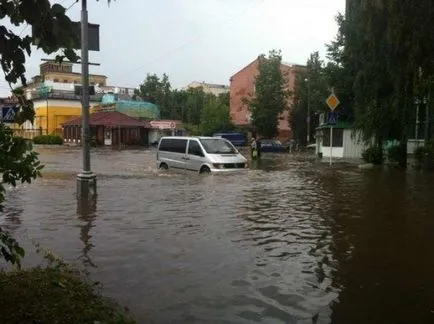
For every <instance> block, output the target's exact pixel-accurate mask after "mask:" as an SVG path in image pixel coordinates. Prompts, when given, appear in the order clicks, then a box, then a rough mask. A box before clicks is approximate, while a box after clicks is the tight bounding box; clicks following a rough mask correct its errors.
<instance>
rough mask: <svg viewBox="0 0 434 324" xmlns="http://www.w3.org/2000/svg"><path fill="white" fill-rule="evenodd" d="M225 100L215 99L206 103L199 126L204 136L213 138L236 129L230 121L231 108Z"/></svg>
mask: <svg viewBox="0 0 434 324" xmlns="http://www.w3.org/2000/svg"><path fill="white" fill-rule="evenodd" d="M222 99H223V102H222V101H221V100H222ZM224 99H225V98H224V97H220V98H217V97H214V98H210V99H209V100H208V101H207V102H206V103H205V106H204V108H203V110H202V116H201V123H200V126H199V129H200V133H201V134H202V135H205V136H212V134H214V133H217V132H227V131H231V130H233V129H234V128H235V127H234V125H233V124H232V121H231V119H230V115H229V106H228V105H227V104H226V102H225V100H224Z"/></svg>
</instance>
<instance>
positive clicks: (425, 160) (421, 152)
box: [414, 141, 434, 169]
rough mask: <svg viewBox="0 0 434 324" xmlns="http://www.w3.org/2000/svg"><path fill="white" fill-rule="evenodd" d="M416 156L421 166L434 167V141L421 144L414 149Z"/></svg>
mask: <svg viewBox="0 0 434 324" xmlns="http://www.w3.org/2000/svg"><path fill="white" fill-rule="evenodd" d="M414 158H415V159H416V161H417V164H418V165H419V166H426V167H428V168H429V169H434V142H433V141H430V142H428V143H427V144H426V145H425V146H420V147H418V148H417V149H416V150H415V151H414Z"/></svg>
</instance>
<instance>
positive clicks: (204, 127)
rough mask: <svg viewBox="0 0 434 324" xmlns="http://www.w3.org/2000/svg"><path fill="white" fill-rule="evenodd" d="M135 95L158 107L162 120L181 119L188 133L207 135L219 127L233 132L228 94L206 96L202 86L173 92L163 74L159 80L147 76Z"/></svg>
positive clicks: (155, 77)
mask: <svg viewBox="0 0 434 324" xmlns="http://www.w3.org/2000/svg"><path fill="white" fill-rule="evenodd" d="M135 95H136V96H138V97H140V98H141V99H143V100H145V101H150V102H152V103H155V104H157V105H158V106H159V108H160V112H161V118H162V119H172V120H173V119H175V120H181V121H182V122H183V124H184V126H185V125H187V128H188V129H187V131H188V132H189V133H190V134H200V133H201V132H203V133H210V132H212V131H213V129H218V128H223V129H232V124H231V122H230V121H229V120H230V115H229V93H225V94H221V95H219V96H214V95H213V94H209V93H205V92H204V90H203V88H202V87H197V88H189V89H187V90H177V89H172V86H171V84H170V81H169V77H168V76H167V75H166V74H163V77H162V78H161V79H160V78H159V77H158V76H157V75H155V74H148V75H147V76H146V79H145V80H144V81H143V83H142V84H141V85H140V86H139V89H138V90H136V93H135ZM214 110H215V111H214Z"/></svg>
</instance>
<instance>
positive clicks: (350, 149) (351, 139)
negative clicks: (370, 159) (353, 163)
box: [343, 129, 366, 159]
mask: <svg viewBox="0 0 434 324" xmlns="http://www.w3.org/2000/svg"><path fill="white" fill-rule="evenodd" d="M352 134H353V131H352V130H351V129H345V130H344V141H343V143H344V156H343V157H344V158H348V159H361V158H362V152H363V151H364V150H365V148H366V146H365V145H364V144H363V143H362V142H359V140H358V138H359V136H358V135H360V134H355V136H352Z"/></svg>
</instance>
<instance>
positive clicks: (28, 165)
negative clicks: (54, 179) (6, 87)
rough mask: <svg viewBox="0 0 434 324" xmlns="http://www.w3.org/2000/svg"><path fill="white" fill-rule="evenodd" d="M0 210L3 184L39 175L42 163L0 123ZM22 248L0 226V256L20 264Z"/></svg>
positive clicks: (20, 139) (29, 148)
mask: <svg viewBox="0 0 434 324" xmlns="http://www.w3.org/2000/svg"><path fill="white" fill-rule="evenodd" d="M0 143H1V145H0V174H1V175H2V179H1V182H0V211H2V205H1V204H2V203H3V202H4V200H5V193H6V189H5V187H4V186H5V185H11V186H13V187H15V186H16V185H17V182H21V183H24V182H28V183H30V182H31V180H32V179H35V178H36V177H37V176H40V170H41V169H42V165H41V164H40V162H39V161H38V158H37V153H35V152H33V151H32V146H31V144H29V143H28V142H26V141H25V140H24V139H22V138H18V137H14V136H13V134H12V130H11V129H10V128H8V127H7V126H5V125H4V124H3V123H1V124H0ZM23 256H24V250H23V249H22V248H21V247H19V245H18V243H17V241H16V240H15V239H14V238H13V237H12V236H11V235H10V234H9V233H8V232H6V231H4V230H2V228H0V257H2V258H3V259H5V260H6V261H9V262H11V263H12V264H16V265H18V266H19V265H20V257H23Z"/></svg>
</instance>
